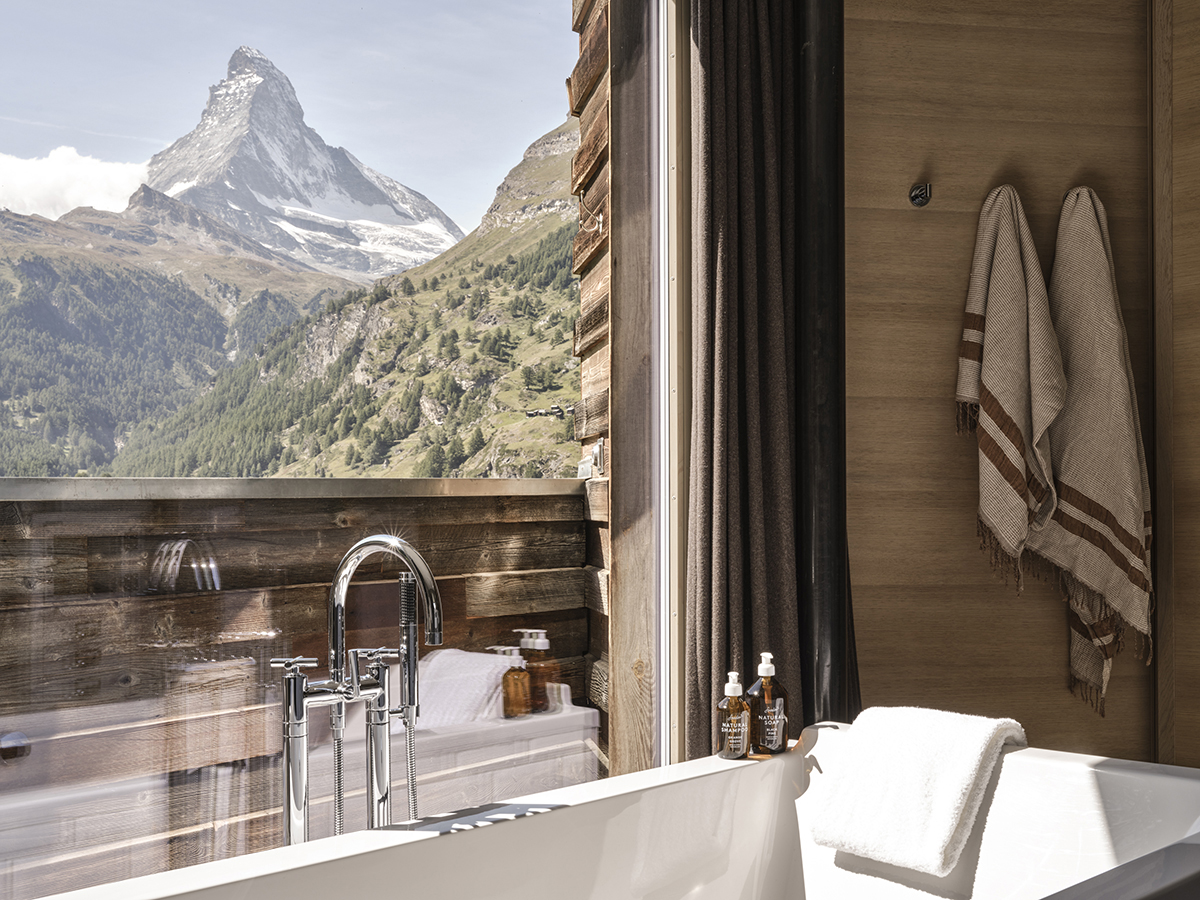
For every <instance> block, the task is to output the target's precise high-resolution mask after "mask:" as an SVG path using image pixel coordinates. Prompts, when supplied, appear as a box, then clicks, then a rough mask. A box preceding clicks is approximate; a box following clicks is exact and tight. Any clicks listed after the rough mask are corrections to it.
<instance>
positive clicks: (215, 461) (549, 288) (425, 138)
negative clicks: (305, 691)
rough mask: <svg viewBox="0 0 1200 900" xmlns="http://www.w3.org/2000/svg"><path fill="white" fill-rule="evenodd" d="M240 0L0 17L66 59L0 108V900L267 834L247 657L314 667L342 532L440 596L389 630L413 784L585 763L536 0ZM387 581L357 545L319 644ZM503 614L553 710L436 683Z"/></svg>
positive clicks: (584, 539)
mask: <svg viewBox="0 0 1200 900" xmlns="http://www.w3.org/2000/svg"><path fill="white" fill-rule="evenodd" d="M243 7H244V5H242V6H239V7H238V8H237V10H236V13H234V12H231V11H229V10H224V9H221V8H219V7H218V6H212V7H207V8H196V7H193V8H191V9H190V10H188V11H183V10H182V9H181V10H174V9H164V10H158V11H157V12H156V14H155V16H154V17H153V19H154V24H153V25H150V24H147V17H144V16H137V17H136V19H129V20H122V15H123V13H121V12H120V11H116V12H114V11H113V10H103V11H101V10H96V11H94V12H89V11H80V13H79V15H78V16H76V17H75V20H74V21H71V22H64V21H53V22H52V21H50V20H49V19H48V18H47V17H48V16H50V15H52V11H46V10H41V11H39V10H35V9H24V10H21V11H19V12H18V13H16V16H17V19H18V20H17V21H14V22H13V23H12V25H13V27H14V28H18V27H19V28H20V29H21V30H22V32H23V33H47V32H51V31H52V32H53V33H54V34H55V35H56V46H57V47H58V48H59V50H60V51H61V59H62V60H63V65H61V66H56V68H55V78H54V79H41V80H40V82H39V84H44V85H45V86H46V87H47V88H48V90H49V93H46V94H35V93H33V91H34V87H33V86H31V87H30V89H29V92H28V93H26V94H21V95H16V94H15V92H9V93H8V94H6V96H5V98H4V99H3V100H0V118H2V119H3V120H4V121H5V125H6V127H5V129H4V135H5V137H4V140H5V141H7V142H11V143H6V144H2V145H0V167H2V168H0V171H2V173H3V176H4V177H3V178H0V183H3V184H4V186H5V187H4V190H7V191H8V192H9V193H7V194H0V208H2V209H3V211H2V212H0V244H3V245H4V246H3V247H2V248H0V249H2V250H3V252H0V394H2V396H0V475H3V476H6V477H5V478H4V479H2V480H0V575H2V580H0V614H2V615H3V617H4V628H3V630H2V632H0V668H3V669H4V671H5V672H6V673H7V675H6V677H7V678H8V679H9V684H10V687H11V688H12V689H11V690H9V691H8V692H7V694H6V697H5V699H4V701H3V703H2V704H0V758H2V759H3V764H0V834H2V837H0V842H2V843H3V844H4V846H5V847H6V849H7V851H8V852H6V853H5V854H3V859H0V898H3V900H23V898H32V897H38V896H43V895H45V894H48V893H52V892H55V891H60V890H67V889H72V888H76V887H82V886H86V885H89V884H96V883H101V882H105V881H111V880H115V879H118V878H123V877H129V876H132V875H138V874H143V873H148V872H153V871H160V870H163V869H167V868H176V867H180V866H185V865H191V864H194V863H197V862H203V861H207V860H212V859H219V858H222V857H225V856H229V855H234V854H238V853H243V852H249V851H253V850H257V849H262V848H267V847H272V846H276V845H278V843H279V841H280V838H281V833H280V832H281V821H280V809H281V806H282V796H281V777H280V771H279V770H280V744H281V737H280V735H281V724H280V718H281V713H280V698H279V691H280V672H279V670H277V669H272V668H271V666H270V661H271V659H273V658H281V657H294V656H309V657H316V658H318V659H319V661H320V664H321V667H320V668H317V669H315V670H312V671H310V672H309V674H310V676H311V677H313V678H314V679H317V678H321V677H324V666H325V665H326V662H327V654H328V650H327V646H328V643H327V634H326V631H327V627H326V622H327V614H326V605H327V595H328V588H329V581H330V579H331V578H332V575H333V572H334V569H335V567H336V566H337V564H338V560H339V559H340V558H341V556H342V554H343V553H344V552H345V551H346V550H347V549H348V548H349V547H350V546H351V545H352V544H353V543H354V542H355V541H356V540H358V539H359V538H361V537H363V536H365V535H368V534H372V533H390V534H396V535H399V536H401V537H404V538H405V539H407V540H409V541H411V543H412V544H413V545H414V546H415V547H417V549H418V550H419V551H420V552H421V553H422V555H423V556H424V557H425V558H426V560H427V561H428V562H429V564H430V566H431V567H432V569H433V571H434V574H435V575H436V576H437V577H438V585H439V588H440V594H441V597H442V601H443V606H444V615H445V618H446V629H445V641H444V644H443V647H442V648H441V649H440V650H438V651H436V652H439V653H440V654H441V655H440V656H438V655H434V654H435V648H432V647H425V646H422V647H421V656H422V659H423V660H424V662H423V664H422V673H423V674H422V678H423V679H424V680H423V682H422V692H423V700H422V720H420V721H418V728H417V739H418V746H419V747H420V749H419V753H418V769H417V783H418V786H419V791H418V798H419V803H420V811H421V812H422V814H429V813H435V812H439V811H445V810H448V809H453V808H460V807H462V806H467V805H471V804H474V803H480V802H486V801H490V800H493V799H498V798H502V797H505V796H511V795H513V794H515V793H523V792H528V791H530V790H536V789H540V788H544V787H551V786H554V785H557V784H563V783H571V782H573V781H577V780H582V779H586V778H590V777H595V776H596V775H598V774H603V773H604V771H605V766H606V765H607V758H606V756H605V755H604V753H603V739H602V738H600V737H599V734H600V733H599V731H598V728H597V721H598V716H597V713H596V711H595V710H594V709H589V708H588V705H587V700H586V698H587V696H588V688H589V684H588V683H587V673H588V671H589V659H588V656H589V653H590V652H591V651H593V650H595V649H596V634H595V625H594V623H595V621H596V618H595V613H594V611H589V609H588V608H587V605H588V600H589V595H590V594H594V593H595V592H594V591H591V590H589V585H590V584H591V583H592V582H593V581H594V580H595V578H596V575H595V570H596V566H594V565H593V566H591V567H590V569H589V566H588V563H589V562H595V560H594V559H592V558H589V550H588V544H589V541H596V540H598V534H599V532H600V531H604V532H605V533H606V531H607V527H606V523H605V524H602V525H599V526H598V525H596V524H595V523H590V524H589V522H588V520H587V515H588V513H587V509H588V508H589V501H588V499H587V495H586V491H585V486H584V484H583V483H582V482H581V481H579V480H577V479H575V478H574V477H571V478H563V476H568V475H569V476H574V475H575V474H576V471H577V466H578V460H579V455H580V449H579V444H578V443H577V442H576V440H575V431H574V427H573V426H574V421H573V412H574V410H573V407H574V406H575V405H576V404H577V403H578V402H579V398H580V385H581V382H580V371H579V369H580V367H579V363H578V360H577V359H576V358H575V357H574V355H573V350H574V343H575V340H574V332H575V324H576V319H577V317H578V316H579V310H580V294H579V286H578V281H577V279H576V278H575V277H574V276H573V275H572V264H571V251H572V245H573V239H574V235H575V231H576V229H577V227H578V226H577V224H576V223H577V211H576V201H575V200H574V198H573V197H572V196H571V194H570V162H571V156H572V153H573V151H574V148H575V147H576V146H577V144H578V123H577V120H575V119H567V118H566V117H565V115H564V113H565V104H564V103H563V98H562V79H563V77H564V75H565V74H567V73H569V72H570V71H571V69H572V67H573V66H574V65H575V61H576V57H577V55H578V46H577V42H576V40H575V38H574V36H573V35H572V34H571V32H570V30H569V23H570V19H571V5H570V4H569V3H567V2H565V0H552V2H550V0H548V2H545V3H537V2H532V0H530V2H519V3H518V2H512V3H495V2H489V3H444V4H436V5H430V4H418V3H396V4H388V5H386V7H383V8H380V9H378V10H374V11H364V12H359V11H352V12H344V13H343V12H339V13H338V16H339V18H338V20H337V21H336V22H334V21H331V20H330V18H329V16H330V15H331V14H330V13H329V12H328V10H325V9H324V8H323V7H319V6H318V5H316V4H293V5H292V6H291V7H289V11H288V20H287V21H280V20H279V19H278V17H266V16H262V17H260V16H259V13H258V12H257V11H256V10H253V9H250V10H247V9H244V8H243ZM39 16H40V17H41V18H38V17H39ZM235 19H236V20H237V22H238V28H237V29H233V28H231V27H229V26H228V25H227V24H225V23H227V22H229V21H233V20H235ZM160 46H161V47H164V48H166V47H170V48H171V49H170V51H169V52H166V51H164V52H162V53H157V52H155V51H154V50H153V48H155V47H160ZM147 48H151V51H150V52H149V53H147ZM135 51H136V52H135ZM26 52H27V49H26V47H25V46H24V45H23V46H21V47H14V48H12V52H11V53H8V54H6V55H5V58H4V59H3V60H2V61H0V71H4V67H11V69H12V71H11V72H8V73H7V74H8V75H9V81H10V83H14V84H17V83H20V84H30V80H29V79H26V78H23V77H20V76H19V75H18V74H17V73H18V72H20V71H27V70H30V68H31V67H33V68H37V67H38V66H40V65H42V63H43V61H40V60H37V61H34V60H31V59H29V58H27V57H24V56H23V55H22V54H24V53H26ZM116 59H120V60H121V61H120V64H116V63H115V62H114V60H116ZM67 60H69V61H70V63H69V64H67V62H66V61H67ZM210 84H211V85H214V86H213V87H212V88H210V89H209V95H208V98H207V101H206V100H205V96H204V90H203V88H204V86H207V85H210ZM301 108H302V109H303V117H302V118H301V117H300V109H301ZM547 108H549V109H550V112H549V113H547V112H546V110H547ZM202 110H203V112H202ZM129 135H134V136H138V135H141V136H143V137H133V138H130V137H129ZM145 135H160V136H162V138H163V139H162V140H157V139H156V140H149V139H146V138H144V136H145ZM343 146H344V148H345V149H344V150H343V149H342V147H343ZM393 166H394V168H393ZM381 173H382V174H381ZM81 184H84V185H87V186H88V187H89V190H90V189H94V188H96V187H101V188H104V190H103V191H101V192H99V193H95V192H92V193H79V187H80V185H81ZM497 185H499V187H498V188H497ZM63 476H68V477H63ZM109 476H118V477H109ZM350 476H354V477H350ZM358 476H370V477H367V478H362V477H358ZM413 476H418V477H416V478H414V477H413ZM481 476H482V477H488V478H489V479H490V480H488V481H481V480H478V478H479V477H481ZM381 477H382V478H385V479H387V480H385V481H380V480H378V479H379V478H381ZM372 478H374V479H375V480H372ZM448 479H453V480H448ZM591 503H592V504H594V498H593V499H592V501H591ZM397 572H398V565H397V564H396V563H395V562H394V561H391V560H390V558H386V557H380V558H378V559H376V558H373V559H372V560H371V561H370V562H369V563H364V564H363V565H362V566H361V567H360V569H359V572H358V574H357V577H356V580H355V584H354V585H353V586H352V587H351V589H350V598H349V603H348V609H349V620H348V626H347V627H348V631H349V634H348V638H347V645H348V646H349V647H352V648H353V647H381V646H395V645H396V642H397V640H398V635H397V631H396V588H395V579H396V575H397ZM589 579H590V580H589ZM522 628H538V629H544V630H546V631H547V632H548V637H549V640H550V649H551V653H550V655H551V656H552V657H553V658H554V660H555V662H556V664H557V666H558V669H559V672H560V679H561V682H562V683H565V684H567V685H568V686H569V688H570V693H571V695H572V697H573V700H574V705H573V706H572V707H564V708H561V709H559V710H557V711H555V712H552V713H550V714H541V715H529V716H525V717H522V718H519V719H514V720H504V719H503V717H502V716H501V715H500V712H499V708H498V706H497V705H496V704H497V702H498V701H497V696H496V693H495V690H494V689H492V688H487V689H485V688H484V687H482V686H481V682H475V683H474V684H473V687H472V690H471V691H469V692H467V694H469V699H470V702H467V694H464V693H463V691H462V690H461V685H462V678H463V675H464V673H480V672H484V671H485V670H486V672H487V673H488V678H492V676H494V675H495V673H496V672H498V671H502V669H503V668H504V664H503V663H501V664H499V666H498V664H497V663H495V661H494V658H493V657H489V656H486V655H485V654H486V653H487V651H488V648H489V647H491V646H492V645H512V644H515V643H516V642H517V639H518V635H516V634H514V633H513V631H514V629H522ZM605 639H606V635H605ZM456 654H458V655H457V656H456ZM447 675H449V677H443V676H447ZM489 684H490V682H489ZM324 718H325V717H324V716H323V715H322V713H321V712H320V711H317V712H316V713H314V715H313V724H312V729H311V733H310V741H309V743H310V747H311V752H312V800H311V809H310V815H311V819H310V823H311V834H312V836H313V837H319V836H323V835H325V834H329V833H330V831H331V828H332V823H331V820H332V815H331V812H330V810H331V806H332V801H331V793H330V792H331V788H332V782H331V780H330V773H329V771H328V770H329V769H330V768H331V766H332V761H331V747H330V735H329V728H328V725H327V724H325V723H324ZM481 722H482V723H483V724H484V726H486V727H483V726H481V724H480V723H481ZM393 730H394V732H395V742H394V749H393V757H394V760H393V775H394V779H393V783H394V788H395V791H396V799H395V800H394V801H393V804H394V807H395V809H396V811H397V812H396V814H397V815H398V816H401V815H402V812H403V809H404V801H403V792H404V789H405V787H406V780H405V776H404V772H403V764H402V760H403V747H404V739H403V733H402V731H401V730H400V728H399V726H398V725H397V726H396V728H394V729H393ZM362 733H363V725H362V723H361V715H359V716H358V717H357V718H355V719H352V721H351V722H350V723H349V727H348V731H347V748H346V760H347V772H346V784H347V788H348V799H347V807H346V827H347V830H353V829H358V828H361V827H363V825H364V823H365V801H364V799H363V794H364V778H365V776H364V774H363V772H362V770H363V768H364V762H363V759H364V754H363V741H362ZM514 759H515V760H517V761H516V762H515V763H514V761H513V760H514Z"/></svg>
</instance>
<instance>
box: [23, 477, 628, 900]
mask: <svg viewBox="0 0 1200 900" xmlns="http://www.w3.org/2000/svg"><path fill="white" fill-rule="evenodd" d="M98 482H99V480H97V484H96V485H94V486H93V487H96V488H97V491H96V493H97V495H98V496H102V495H103V493H102V492H103V490H107V489H108V488H109V487H115V482H114V483H109V482H108V481H107V480H106V482H105V485H104V487H103V488H100V486H99V484H98ZM322 485H323V488H322V490H324V491H325V492H326V496H324V497H317V496H313V497H309V498H301V499H262V498H259V499H253V498H244V499H223V500H213V501H206V500H136V499H131V500H121V499H116V500H62V501H57V500H54V501H52V500H41V501H3V502H0V672H3V673H4V683H5V690H4V691H3V693H2V694H0V734H6V733H8V732H12V731H22V732H24V733H26V734H27V735H28V736H29V738H30V739H31V740H32V742H33V745H32V752H31V754H30V755H29V757H28V758H26V759H24V760H22V761H21V762H20V763H18V764H15V765H0V794H3V796H4V799H5V800H6V801H8V802H15V798H17V797H20V798H22V803H21V808H22V809H23V810H27V811H29V815H30V816H31V817H32V819H31V820H30V821H24V822H23V823H22V824H23V827H22V829H21V831H22V835H21V840H22V841H24V839H25V838H26V837H28V835H31V834H33V835H36V836H37V838H36V840H37V842H38V843H39V848H38V850H37V852H36V853H31V852H26V851H22V852H20V853H17V852H10V853H9V854H7V855H6V856H5V858H4V859H2V860H0V897H2V898H5V900H24V898H28V897H39V896H43V895H45V894H48V893H53V892H57V891H65V890H71V889H75V888H80V887H85V886H88V885H91V884H99V883H103V882H107V881H112V880H116V879H119V878H124V877H129V876H131V875H138V874H144V873H149V872H154V871H161V870H162V869H166V868H172V867H177V866H180V865H186V864H190V863H194V862H203V861H206V860H208V859H214V858H219V857H221V856H228V855H234V854H235V853H244V852H250V851H253V850H258V849H265V848H267V847H273V846H277V845H278V844H279V840H280V829H281V820H280V808H279V804H280V800H281V798H280V794H279V791H280V781H279V771H278V760H279V754H280V746H281V722H280V713H279V709H278V707H279V697H278V685H279V683H280V673H279V671H278V670H274V669H271V668H270V667H269V660H270V659H271V658H272V657H278V656H292V655H307V656H315V657H317V658H318V659H319V660H320V661H321V663H322V664H324V663H325V661H326V656H327V654H328V637H327V631H326V629H327V621H328V619H327V597H328V591H329V581H330V579H331V578H332V577H333V573H334V570H335V569H336V567H337V564H338V562H339V561H340V559H341V557H342V555H343V554H344V553H345V552H346V550H348V549H349V548H350V547H351V545H353V543H354V542H355V541H357V540H359V539H360V538H362V537H365V536H366V535H368V534H372V533H376V532H389V533H395V534H400V535H401V536H403V537H405V538H406V539H407V540H409V541H411V542H412V544H413V545H414V546H415V547H417V549H418V550H419V551H420V552H421V553H422V555H423V556H424V557H425V559H426V561H427V562H428V563H429V565H430V567H431V568H432V570H433V572H434V573H435V575H437V576H438V584H439V590H440V593H441V596H442V603H443V614H444V620H445V621H444V624H445V628H444V630H445V640H444V645H443V646H446V647H454V648H459V649H464V650H473V651H484V650H485V649H486V648H487V647H488V646H489V645H492V644H505V645H512V644H514V643H515V638H516V636H515V635H514V634H513V633H512V629H514V628H517V627H535V628H545V629H547V631H548V632H549V636H550V639H551V642H552V643H551V646H552V647H553V648H554V649H555V651H556V655H557V656H558V657H559V660H558V661H559V664H560V666H561V668H562V671H563V674H564V680H565V681H566V682H567V683H569V684H570V685H571V689H572V694H573V695H574V696H575V697H576V698H577V699H578V700H579V701H580V702H582V701H583V700H584V698H585V696H586V693H585V692H586V687H587V685H586V683H585V680H586V677H587V673H586V671H585V656H586V655H587V654H588V653H589V652H592V651H593V650H594V649H595V645H594V644H593V643H591V642H590V641H589V634H590V633H591V631H593V629H592V628H591V627H590V625H589V620H591V619H594V618H595V617H597V616H603V615H604V614H605V612H606V610H607V590H606V579H605V578H604V576H605V575H606V574H607V573H606V571H604V568H603V566H602V565H598V562H599V561H598V560H597V559H595V558H594V557H592V556H589V550H588V541H589V539H590V538H592V537H594V535H593V534H590V533H589V532H594V531H595V529H597V528H598V527H602V525H603V523H604V522H605V520H606V518H607V512H606V510H607V495H606V492H605V491H604V489H603V484H602V482H596V483H593V484H591V485H589V486H588V491H587V492H586V493H585V491H584V490H583V488H582V487H581V486H580V485H579V483H578V482H575V481H564V482H557V483H551V482H545V483H540V484H537V485H535V486H533V487H531V489H530V490H529V492H527V493H525V494H519V493H517V489H516V488H515V486H511V485H512V483H511V482H507V483H506V482H503V481H500V480H497V481H496V482H495V488H494V490H496V491H497V493H495V494H491V495H475V496H467V495H453V491H454V490H455V488H454V487H453V482H451V483H449V486H448V487H447V488H446V491H447V493H448V494H450V496H424V497H417V496H407V497H396V496H393V497H388V496H380V495H385V494H386V492H387V491H388V490H389V489H393V488H394V485H387V484H386V482H385V483H383V484H378V485H372V484H371V483H370V482H366V481H365V480H364V481H361V482H348V483H343V484H342V485H340V486H339V485H334V484H332V483H330V482H322ZM364 485H366V489H365V490H364V487H363V486H364ZM288 487H291V485H289V486H286V487H285V488H284V490H287V489H288ZM500 491H508V493H506V494H501V493H499V492H500ZM339 492H345V493H347V494H349V493H354V492H357V493H359V494H360V496H358V497H355V496H336V495H337V494H338V493H339ZM368 492H370V493H368ZM371 494H374V496H372V495H371ZM10 496H11V494H10ZM585 509H587V510H589V512H588V514H587V518H586V519H585ZM185 539H187V540H190V541H191V542H193V544H194V545H195V547H197V548H198V549H197V558H199V556H200V554H206V555H211V557H212V558H214V559H215V560H217V564H218V572H219V576H220V589H219V590H217V589H198V587H197V582H196V578H195V576H194V575H193V573H192V569H191V566H190V563H191V561H192V557H191V556H188V555H185V556H184V557H183V565H182V567H181V569H180V573H179V578H178V579H177V581H176V582H175V585H174V589H169V588H168V585H167V584H166V582H165V581H163V580H161V579H156V576H155V566H154V563H155V559H156V557H157V555H158V550H159V548H160V547H162V546H163V545H164V544H167V545H170V544H174V543H177V542H179V541H181V540H185ZM397 571H398V563H397V562H396V561H394V560H392V559H391V557H388V556H382V555H380V556H374V557H370V558H368V559H367V560H366V561H365V562H364V563H363V564H362V566H360V568H359V571H358V575H357V576H356V580H355V584H354V585H353V586H352V587H351V590H350V597H349V602H348V604H347V627H348V630H349V634H348V635H347V646H348V647H379V646H395V642H396V640H397V631H396V628H397V614H398V612H397V599H396V587H395V575H396V572H397ZM206 587H207V585H206ZM424 649H425V648H423V652H424ZM310 674H312V675H313V676H314V677H320V676H322V675H323V670H311V671H310ZM321 721H322V719H321V717H320V716H315V717H314V719H313V722H314V726H313V729H314V730H313V738H312V739H313V742H314V743H320V740H321V739H320V736H319V732H320V731H321V725H320V722H321ZM418 746H419V744H418ZM393 774H394V776H395V777H398V778H400V779H401V780H402V779H403V764H402V762H401V763H400V764H399V765H396V764H395V763H394V768H393ZM133 780H138V781H139V783H140V786H139V787H137V788H136V789H134V790H126V788H127V787H128V785H129V784H131V783H133ZM115 782H121V783H120V784H114V783H115ZM351 787H352V788H357V785H353V786H351ZM313 790H314V798H315V799H314V802H316V800H317V799H319V795H321V794H323V793H327V792H328V785H324V784H316V783H314V785H313ZM435 811H437V810H433V809H429V810H427V812H435ZM22 815H25V813H24V812H23V813H22ZM347 821H350V819H349V816H348V817H347ZM13 827H14V825H13V823H12V822H11V821H7V822H5V821H0V844H3V845H5V846H7V847H9V848H10V850H11V849H12V847H13V844H12V842H11V840H10V839H13V840H15V839H16V838H15V836H14V835H13V834H11V833H10V832H9V829H11V828H13ZM6 841H9V843H6ZM22 846H25V845H24V843H23V844H22Z"/></svg>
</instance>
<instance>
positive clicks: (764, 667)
mask: <svg viewBox="0 0 1200 900" xmlns="http://www.w3.org/2000/svg"><path fill="white" fill-rule="evenodd" d="M759 655H760V656H762V662H761V663H759V666H758V674H759V675H760V676H763V675H774V674H775V666H774V664H773V663H772V662H771V660H772V659H774V656H772V655H771V654H770V653H761V654H759Z"/></svg>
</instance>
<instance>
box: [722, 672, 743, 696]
mask: <svg viewBox="0 0 1200 900" xmlns="http://www.w3.org/2000/svg"><path fill="white" fill-rule="evenodd" d="M725 696H726V697H740V696H742V685H741V683H740V682H739V681H738V673H737V672H730V673H729V681H728V682H727V683H726V684H725Z"/></svg>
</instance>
